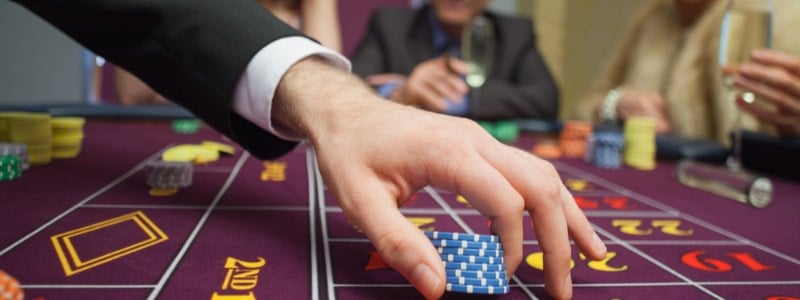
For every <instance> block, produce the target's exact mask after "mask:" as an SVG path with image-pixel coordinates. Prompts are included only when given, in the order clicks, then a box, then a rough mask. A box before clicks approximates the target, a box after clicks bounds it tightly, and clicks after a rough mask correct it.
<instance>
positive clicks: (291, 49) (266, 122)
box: [233, 36, 351, 141]
mask: <svg viewBox="0 0 800 300" xmlns="http://www.w3.org/2000/svg"><path fill="white" fill-rule="evenodd" d="M312 55H318V56H320V57H322V58H324V59H325V60H327V61H328V62H329V63H330V64H331V65H333V66H335V67H337V68H339V69H342V70H346V71H348V72H350V70H351V66H350V61H349V60H347V58H345V57H344V56H342V55H341V54H339V53H337V52H335V51H333V50H330V49H328V48H325V47H323V46H322V45H320V44H317V43H315V42H313V41H312V40H310V39H308V38H306V37H301V36H291V37H285V38H280V39H278V40H275V41H273V42H272V43H269V44H268V45H266V46H265V47H264V48H262V49H261V50H260V51H258V53H256V55H255V56H253V59H251V60H250V63H249V64H248V65H247V69H246V70H245V72H244V74H242V78H240V79H239V83H238V84H236V90H235V93H234V99H233V111H234V112H235V113H237V114H239V115H240V116H242V117H243V118H245V119H247V120H248V121H250V122H253V123H254V124H256V125H258V126H259V127H261V128H263V129H264V130H266V131H268V132H270V133H272V134H274V135H275V136H277V137H279V138H282V139H285V140H290V141H299V140H301V139H303V137H302V136H300V134H299V133H297V132H293V131H292V130H290V129H288V128H285V127H282V126H278V125H277V124H273V123H272V117H271V116H272V98H273V97H274V96H275V89H277V87H278V83H279V82H280V81H281V78H282V77H283V74H285V73H286V71H287V70H289V68H290V67H291V66H292V65H294V64H295V63H297V62H298V61H300V60H302V59H303V58H306V57H309V56H312Z"/></svg>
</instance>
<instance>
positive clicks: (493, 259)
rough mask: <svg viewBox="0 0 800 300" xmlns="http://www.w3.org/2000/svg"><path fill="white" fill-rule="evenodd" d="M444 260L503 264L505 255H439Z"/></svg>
mask: <svg viewBox="0 0 800 300" xmlns="http://www.w3.org/2000/svg"><path fill="white" fill-rule="evenodd" d="M439 256H440V257H441V258H442V260H443V261H446V262H456V263H461V262H464V263H471V264H503V257H502V256H501V257H491V256H488V257H487V256H464V255H453V254H441V255H439Z"/></svg>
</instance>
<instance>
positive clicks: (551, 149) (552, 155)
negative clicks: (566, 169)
mask: <svg viewBox="0 0 800 300" xmlns="http://www.w3.org/2000/svg"><path fill="white" fill-rule="evenodd" d="M533 154H535V155H536V156H538V157H541V158H546V159H558V158H561V148H559V147H558V145H554V144H550V143H543V144H536V146H533Z"/></svg>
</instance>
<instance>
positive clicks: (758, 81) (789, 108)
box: [724, 49, 800, 135]
mask: <svg viewBox="0 0 800 300" xmlns="http://www.w3.org/2000/svg"><path fill="white" fill-rule="evenodd" d="M724 71H725V73H726V74H728V75H733V78H734V83H735V84H736V86H737V87H739V88H741V89H744V90H747V91H750V92H753V93H755V94H756V95H757V96H758V100H763V102H765V104H766V105H763V104H762V105H759V104H758V103H749V102H747V101H745V100H744V99H741V98H739V99H736V102H737V104H738V106H739V107H740V108H741V109H742V110H744V111H746V112H748V113H750V114H752V115H753V116H755V117H756V118H757V119H759V120H760V121H762V122H765V123H768V124H772V125H774V126H775V128H777V129H778V131H779V132H780V133H781V134H782V135H797V134H800V60H799V59H798V58H797V57H794V56H791V55H788V54H785V53H782V52H778V51H775V50H768V49H761V50H755V51H753V52H752V53H751V54H750V61H749V62H747V63H744V64H742V65H740V66H738V68H735V67H731V66H726V68H724Z"/></svg>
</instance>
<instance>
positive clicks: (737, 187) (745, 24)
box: [676, 0, 773, 208]
mask: <svg viewBox="0 0 800 300" xmlns="http://www.w3.org/2000/svg"><path fill="white" fill-rule="evenodd" d="M772 11H773V0H728V3H727V8H726V10H725V15H724V16H723V19H722V25H721V26H720V34H719V52H718V55H719V57H718V59H719V60H718V62H719V68H720V71H722V68H723V67H724V66H733V67H734V68H738V65H740V64H742V63H745V62H747V60H748V58H749V57H750V52H752V51H753V50H755V49H758V48H769V46H770V44H771V38H772ZM723 83H724V84H725V95H724V96H725V97H726V100H728V101H729V103H730V105H733V112H734V120H733V122H734V123H733V128H732V130H733V140H732V141H731V152H730V154H729V155H728V159H727V162H726V164H727V168H723V167H717V166H712V165H708V164H703V163H699V162H694V161H682V162H680V163H679V164H678V166H677V168H676V176H677V177H678V181H680V182H681V183H683V184H685V185H688V186H691V187H694V188H698V189H702V190H705V191H708V192H711V193H714V194H717V195H720V196H723V197H725V198H729V199H733V200H736V201H738V202H742V203H745V204H748V205H751V206H753V207H757V208H763V207H766V206H768V205H769V204H770V202H771V201H772V192H773V188H772V181H770V180H769V179H768V178H766V177H762V176H758V175H755V174H752V173H749V172H746V171H745V170H744V169H743V168H742V163H741V146H742V128H741V127H742V126H741V122H742V120H741V119H742V113H741V111H740V109H739V107H738V105H736V102H737V101H738V99H741V100H742V101H744V102H745V103H748V104H751V103H753V102H755V101H756V100H757V99H756V95H755V94H754V93H752V92H750V91H746V90H742V89H739V88H737V87H735V86H734V80H733V77H731V76H729V75H726V74H723Z"/></svg>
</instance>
